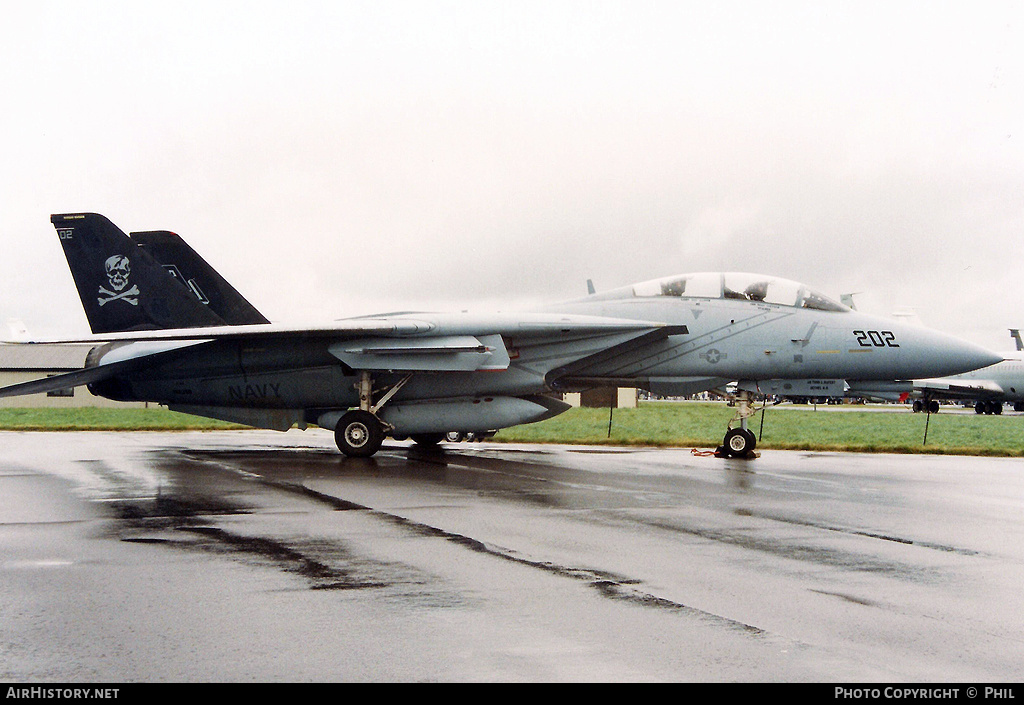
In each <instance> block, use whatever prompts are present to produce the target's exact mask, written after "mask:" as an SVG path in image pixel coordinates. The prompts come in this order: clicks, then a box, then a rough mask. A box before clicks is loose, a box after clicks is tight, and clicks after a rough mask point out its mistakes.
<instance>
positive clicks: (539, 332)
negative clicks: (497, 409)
mask: <svg viewBox="0 0 1024 705" xmlns="http://www.w3.org/2000/svg"><path fill="white" fill-rule="evenodd" d="M664 325H665V324H663V323H658V322H652V321H636V320H628V319H616V318H604V317H602V316H581V315H562V314H508V313H498V314H434V313H425V314H397V315H388V316H379V317H369V316H368V317H363V318H345V319H341V320H338V321H333V322H331V323H327V324H320V325H314V326H307V325H284V324H277V323H270V324H253V325H236V326H209V327H204V328H167V329H160V330H141V331H128V332H113V333H103V334H96V335H89V336H83V337H80V338H60V339H45V340H42V339H40V340H34V341H32V342H35V343H101V342H117V341H122V342H140V341H173V340H200V339H202V340H226V339H243V338H245V339H253V340H258V339H261V338H282V337H303V338H329V339H334V340H338V341H342V340H356V339H359V338H378V337H380V338H413V337H423V338H428V337H431V336H458V335H502V336H508V337H514V338H516V339H521V338H537V337H545V336H557V335H566V334H576V335H582V336H588V335H595V336H601V335H608V334H613V333H627V332H631V331H636V332H637V333H643V332H647V331H652V330H657V329H660V328H662V327H664Z"/></svg>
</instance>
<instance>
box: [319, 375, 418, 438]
mask: <svg viewBox="0 0 1024 705" xmlns="http://www.w3.org/2000/svg"><path fill="white" fill-rule="evenodd" d="M411 377H412V375H411V374H410V375H406V376H405V377H404V378H403V379H402V380H401V381H400V382H398V384H396V385H395V386H393V387H392V388H391V389H389V390H388V391H387V393H385V394H384V396H382V397H381V398H380V400H379V401H378V402H377V403H376V404H374V403H373V379H372V378H371V377H370V373H369V372H365V371H364V372H360V373H359V384H358V385H357V388H358V389H359V408H358V409H354V410H352V411H349V412H346V413H345V414H343V415H342V417H341V418H340V419H338V423H337V424H336V425H335V427H334V441H335V443H337V444H338V450H340V451H341V452H342V453H344V454H345V455H347V456H349V457H352V458H369V457H370V456H371V455H373V454H374V453H376V452H377V451H378V450H380V447H381V444H382V443H384V437H385V436H386V435H387V432H388V431H389V430H391V428H390V427H389V426H387V425H385V423H384V422H383V421H381V420H380V419H379V418H377V412H378V411H379V410H380V408H381V407H382V406H384V405H385V404H386V403H387V402H388V401H389V400H390V399H391V397H393V396H394V395H395V394H397V393H398V391H399V390H400V389H401V388H402V387H404V386H405V384H406V382H408V381H409V379H410V378H411Z"/></svg>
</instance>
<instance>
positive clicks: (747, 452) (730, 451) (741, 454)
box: [715, 390, 757, 458]
mask: <svg viewBox="0 0 1024 705" xmlns="http://www.w3.org/2000/svg"><path fill="white" fill-rule="evenodd" d="M753 413H754V411H753V408H752V406H751V404H750V392H746V391H743V390H740V391H738V392H736V418H734V419H733V421H736V420H737V419H738V420H739V422H740V425H739V428H732V423H733V421H730V422H729V427H730V428H729V430H728V431H726V432H725V438H724V439H723V440H722V445H721V446H719V447H718V450H716V451H715V455H717V456H719V457H723V458H756V457H757V455H756V454H755V453H754V447H755V446H757V437H756V436H755V435H754V433H753V432H752V431H750V430H749V429H748V428H747V419H748V418H750V416H751V415H752V414H753Z"/></svg>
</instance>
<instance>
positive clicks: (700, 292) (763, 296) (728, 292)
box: [633, 272, 850, 311]
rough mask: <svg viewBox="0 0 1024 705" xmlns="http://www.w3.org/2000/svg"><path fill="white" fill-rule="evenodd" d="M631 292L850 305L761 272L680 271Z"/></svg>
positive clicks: (823, 307) (836, 307)
mask: <svg viewBox="0 0 1024 705" xmlns="http://www.w3.org/2000/svg"><path fill="white" fill-rule="evenodd" d="M633 296H637V297H649V296H679V297H686V298H703V299H736V300H740V301H759V302H764V303H768V304H777V305H779V306H793V307H795V308H809V309H814V310H817V311H849V310H850V309H849V308H847V307H846V306H844V305H843V304H841V303H839V302H838V301H834V300H832V299H830V298H829V297H827V296H825V295H824V294H819V293H818V292H816V291H813V290H811V289H809V288H808V287H806V286H804V285H803V284H800V283H797V282H794V281H790V280H788V279H780V278H778V277H769V276H765V275H762V274H743V273H738V272H727V273H724V274H723V273H721V272H699V273H696V274H682V275H678V276H673V277H665V278H663V279H653V280H651V281H647V282H643V283H641V284H637V285H635V286H634V287H633Z"/></svg>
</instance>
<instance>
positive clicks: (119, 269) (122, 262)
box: [96, 255, 141, 306]
mask: <svg viewBox="0 0 1024 705" xmlns="http://www.w3.org/2000/svg"><path fill="white" fill-rule="evenodd" d="M104 266H105V267H106V270H107V279H108V280H110V288H111V289H113V291H110V290H108V289H105V288H104V287H102V286H101V287H100V288H99V293H100V295H101V296H105V297H106V298H98V299H96V300H97V301H98V302H99V305H100V306H103V305H104V304H109V303H110V302H111V301H126V302H128V303H130V304H131V305H132V306H138V305H139V300H138V299H137V298H133V297H136V296H138V295H139V294H140V293H141V292H140V291H139V287H138V286H136V285H134V284H133V285H132V288H131V289H127V290H124V291H122V290H123V289H124V288H125V287H126V286H128V275H129V274H131V271H132V268H131V262H130V261H129V259H128V258H127V257H125V256H124V255H114V256H113V257H109V258H108V259H107V261H106V262H105V263H104ZM118 292H120V293H118Z"/></svg>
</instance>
